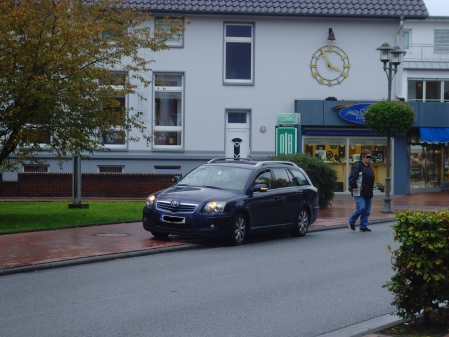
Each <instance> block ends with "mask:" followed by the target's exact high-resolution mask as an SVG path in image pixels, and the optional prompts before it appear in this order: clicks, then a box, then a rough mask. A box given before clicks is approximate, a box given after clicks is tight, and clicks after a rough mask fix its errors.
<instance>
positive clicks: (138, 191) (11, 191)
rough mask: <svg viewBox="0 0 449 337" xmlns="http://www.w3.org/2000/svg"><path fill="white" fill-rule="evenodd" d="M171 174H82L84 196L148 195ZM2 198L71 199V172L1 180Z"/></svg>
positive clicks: (165, 183) (166, 184)
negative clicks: (15, 179)
mask: <svg viewBox="0 0 449 337" xmlns="http://www.w3.org/2000/svg"><path fill="white" fill-rule="evenodd" d="M174 175H175V174H172V173H154V174H151V173H83V174H82V175H81V196H82V197H83V198H89V197H91V198H146V197H147V196H148V195H149V194H151V193H153V192H156V191H159V190H162V189H164V188H167V187H169V186H171V185H172V184H173V182H172V178H173V176H174ZM0 197H2V198H33V199H34V198H39V197H41V198H71V197H72V174H71V173H47V172H27V173H19V174H18V180H17V181H8V180H3V179H2V177H1V175H0Z"/></svg>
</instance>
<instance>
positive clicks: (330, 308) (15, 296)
mask: <svg viewBox="0 0 449 337" xmlns="http://www.w3.org/2000/svg"><path fill="white" fill-rule="evenodd" d="M372 229H373V232H371V233H360V232H358V231H355V232H353V231H351V230H349V229H347V228H344V229H335V230H328V231H318V232H312V233H308V234H307V236H305V237H303V238H291V237H289V236H288V235H277V236H276V239H268V238H267V237H266V236H260V237H257V238H255V239H253V240H251V241H250V242H249V243H247V244H245V245H243V246H240V247H222V246H219V245H206V246H204V248H205V249H195V250H190V251H181V252H171V253H165V254H159V255H150V256H144V257H136V258H130V259H124V260H115V261H109V262H103V263H95V264H88V265H80V266H74V267H67V268H60V269H53V270H46V271H41V272H35V273H26V274H15V275H9V276H3V277H1V278H0V303H1V305H0V336H1V337H10V336H11V337H12V336H14V337H15V336H20V337H23V336H35V337H38V336H45V337H50V336H58V337H62V336H64V337H67V336H76V337H80V336H95V337H100V336H108V337H111V336H158V337H159V336H164V337H169V336H176V337H182V336H195V337H198V336H214V337H221V336H236V337H237V336H245V337H246V336H257V337H261V336H270V337H272V336H304V337H312V336H318V335H321V334H324V333H326V332H329V331H334V330H337V329H339V328H342V327H346V326H350V325H352V324H355V323H359V322H363V321H366V320H369V319H371V318H375V317H379V316H382V315H385V314H388V313H391V312H393V311H394V307H392V306H391V305H390V302H391V301H392V299H393V295H392V294H391V293H389V292H388V291H387V290H386V289H383V288H382V287H381V286H382V284H384V283H385V282H386V281H388V280H389V279H390V277H391V276H392V275H393V271H392V270H391V264H390V255H389V254H386V251H387V245H388V244H391V245H394V243H393V238H392V233H393V232H392V229H391V228H390V224H377V225H373V226H372Z"/></svg>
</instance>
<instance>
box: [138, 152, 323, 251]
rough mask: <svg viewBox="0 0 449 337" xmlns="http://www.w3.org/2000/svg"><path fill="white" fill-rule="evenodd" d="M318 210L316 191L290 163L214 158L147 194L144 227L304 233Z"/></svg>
mask: <svg viewBox="0 0 449 337" xmlns="http://www.w3.org/2000/svg"><path fill="white" fill-rule="evenodd" d="M317 215H318V190H317V188H316V187H315V186H313V184H312V181H311V180H310V178H309V177H308V176H307V174H306V173H305V172H304V170H303V169H301V168H300V167H298V166H297V165H296V164H294V163H292V162H280V161H253V160H249V159H234V158H232V159H230V158H216V159H213V160H211V161H209V162H208V163H206V164H203V165H201V166H199V167H197V168H196V169H194V170H192V171H191V172H189V173H188V174H187V175H186V176H184V177H182V178H181V179H179V180H178V181H176V183H175V184H174V185H173V186H171V187H169V188H167V189H165V190H162V191H159V192H156V193H154V194H151V195H150V196H148V198H147V201H146V205H145V207H144V209H143V227H144V228H145V229H146V230H147V231H149V232H151V234H153V236H155V237H156V238H166V237H167V236H168V235H170V234H174V235H185V236H193V237H200V238H223V239H228V240H229V242H230V243H231V244H232V245H240V244H242V243H243V242H244V241H245V239H246V237H247V236H248V235H249V234H250V233H252V232H258V231H267V232H271V231H274V230H286V231H289V233H290V234H291V235H292V236H304V235H306V233H307V229H308V227H309V226H310V225H311V224H312V223H313V222H314V221H315V220H316V218H317Z"/></svg>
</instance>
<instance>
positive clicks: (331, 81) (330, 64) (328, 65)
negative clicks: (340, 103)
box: [310, 44, 351, 87]
mask: <svg viewBox="0 0 449 337" xmlns="http://www.w3.org/2000/svg"><path fill="white" fill-rule="evenodd" d="M350 68H351V65H350V63H349V56H348V54H346V53H345V52H344V51H343V49H341V48H339V47H337V46H334V45H331V44H329V45H327V46H323V47H321V48H318V50H317V51H316V52H315V54H313V55H312V61H311V62H310V70H311V72H312V76H313V78H315V79H316V80H317V82H318V83H319V84H322V85H327V86H329V87H331V86H333V85H336V84H340V83H341V82H343V81H344V80H345V79H346V78H347V77H348V75H349V69H350Z"/></svg>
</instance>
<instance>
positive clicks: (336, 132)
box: [304, 129, 379, 137]
mask: <svg viewBox="0 0 449 337" xmlns="http://www.w3.org/2000/svg"><path fill="white" fill-rule="evenodd" d="M304 134H305V135H308V136H376V137H378V136H379V135H378V134H377V133H375V132H374V131H371V130H357V129H354V130H347V129H342V130H339V129H333V130H329V129H327V130H323V129H305V130H304Z"/></svg>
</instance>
